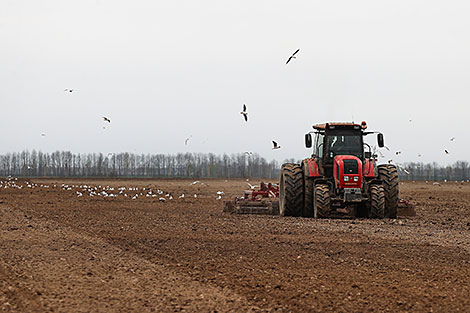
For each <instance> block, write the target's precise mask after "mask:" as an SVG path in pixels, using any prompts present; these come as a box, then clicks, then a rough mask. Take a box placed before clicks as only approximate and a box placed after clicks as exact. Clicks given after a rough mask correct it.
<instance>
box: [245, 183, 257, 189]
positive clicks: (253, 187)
mask: <svg viewBox="0 0 470 313" xmlns="http://www.w3.org/2000/svg"><path fill="white" fill-rule="evenodd" d="M245 183H246V184H247V185H248V186H250V189H251V190H253V189H255V188H257V187H259V186H258V185H254V186H253V185H252V184H250V183H249V182H245Z"/></svg>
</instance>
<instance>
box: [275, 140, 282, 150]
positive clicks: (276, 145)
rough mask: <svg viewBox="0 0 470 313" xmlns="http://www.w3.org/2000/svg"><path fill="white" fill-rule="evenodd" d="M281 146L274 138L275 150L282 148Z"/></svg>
mask: <svg viewBox="0 0 470 313" xmlns="http://www.w3.org/2000/svg"><path fill="white" fill-rule="evenodd" d="M280 148H281V146H279V145H278V144H277V142H275V141H274V140H273V150H276V149H280Z"/></svg>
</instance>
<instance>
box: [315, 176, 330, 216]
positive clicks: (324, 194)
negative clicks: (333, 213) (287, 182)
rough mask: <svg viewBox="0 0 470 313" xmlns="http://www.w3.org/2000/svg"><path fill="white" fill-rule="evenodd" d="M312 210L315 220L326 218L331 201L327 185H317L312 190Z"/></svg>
mask: <svg viewBox="0 0 470 313" xmlns="http://www.w3.org/2000/svg"><path fill="white" fill-rule="evenodd" d="M313 201H314V209H313V216H314V217H315V218H322V217H328V216H329V215H330V210H331V199H330V192H329V188H328V185H326V184H317V185H315V188H314V200H313Z"/></svg>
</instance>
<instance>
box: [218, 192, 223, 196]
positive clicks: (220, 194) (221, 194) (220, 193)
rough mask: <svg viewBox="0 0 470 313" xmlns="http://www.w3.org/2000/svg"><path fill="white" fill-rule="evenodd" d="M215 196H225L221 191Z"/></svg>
mask: <svg viewBox="0 0 470 313" xmlns="http://www.w3.org/2000/svg"><path fill="white" fill-rule="evenodd" d="M217 194H218V195H219V196H224V195H225V192H223V191H217Z"/></svg>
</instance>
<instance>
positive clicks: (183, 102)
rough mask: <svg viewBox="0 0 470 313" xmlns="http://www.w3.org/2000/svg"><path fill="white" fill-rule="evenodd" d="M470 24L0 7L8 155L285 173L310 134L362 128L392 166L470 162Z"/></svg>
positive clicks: (92, 6) (356, 16)
mask: <svg viewBox="0 0 470 313" xmlns="http://www.w3.org/2000/svg"><path fill="white" fill-rule="evenodd" d="M469 16H470V1H464V0H462V1H433V0H421V1H417V0H416V1H414V0H402V1H400V0H394V1H380V0H362V1H360V0H359V1H350V0H342V1H341V0H337V1H324V0H323V1H312V0H305V1H292V0H290V1H274V0H269V1H268V0H266V1H255V0H251V1H246V0H238V1H223V0H211V1H208V0H203V1H194V0H186V1H178V0H175V1H158V0H149V1H143V0H135V1H118V0H113V1H111V0H89V1H86V0H76V1H67V0H55V1H52V0H51V1H48V0H41V1H35V0H31V1H21V0H0V106H1V123H0V133H1V134H2V136H1V140H0V143H1V144H0V153H5V152H16V151H21V150H23V149H29V150H32V149H37V150H42V151H47V152H52V151H55V150H70V151H72V152H103V153H109V152H124V151H129V152H136V153H177V152H214V153H216V154H221V153H236V152H244V151H253V152H257V153H259V154H260V155H262V156H264V157H266V158H267V159H277V160H279V161H282V160H284V159H285V158H296V159H302V158H304V157H306V156H308V155H309V154H310V153H311V152H310V151H309V150H307V149H306V148H305V147H304V134H305V133H306V132H308V131H310V130H312V128H311V126H312V124H315V123H321V122H326V121H351V120H354V121H356V122H360V121H362V120H366V121H367V123H368V125H369V130H379V131H382V132H383V133H384V137H385V143H386V145H387V146H389V147H390V148H391V150H392V151H391V152H388V151H387V150H385V149H383V153H384V154H385V160H388V159H390V158H391V159H393V160H394V161H395V162H406V161H423V162H432V161H437V162H438V163H440V164H449V163H453V162H454V161H456V160H469V159H470V145H469V140H468V138H469V135H470V130H469V128H468V124H469V115H470V114H469V113H470V108H469V104H470V35H469V34H470V18H469ZM298 48H300V52H299V53H298V54H297V59H295V60H293V61H291V62H290V63H289V64H288V65H286V64H285V63H286V60H287V58H288V57H289V55H291V54H292V53H293V52H294V51H295V50H296V49H298ZM66 88H71V89H74V92H72V93H69V92H65V91H64V89H66ZM244 103H246V105H247V107H248V113H249V121H248V123H245V121H244V120H243V117H242V115H240V111H241V108H242V105H243V104H244ZM102 116H107V117H109V118H110V119H111V121H112V122H111V124H108V123H106V122H104V121H103V119H102ZM410 119H411V122H410V121H409V120H410ZM103 127H106V128H105V129H103ZM42 133H45V134H46V136H41V134H42ZM190 135H192V137H191V139H190V141H189V143H188V145H187V146H185V144H184V141H185V139H186V138H187V137H188V136H190ZM451 137H456V140H455V141H453V142H451V141H450V138H451ZM371 139H374V140H372V142H374V143H375V137H374V138H371ZM271 140H276V141H277V142H278V143H279V144H280V145H281V149H280V150H275V151H273V150H271V147H272V143H271ZM444 149H447V150H448V151H449V152H450V154H448V155H446V154H445V153H444ZM398 150H399V151H402V154H401V155H400V156H396V155H395V153H394V152H395V151H398ZM418 153H420V154H422V157H418Z"/></svg>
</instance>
